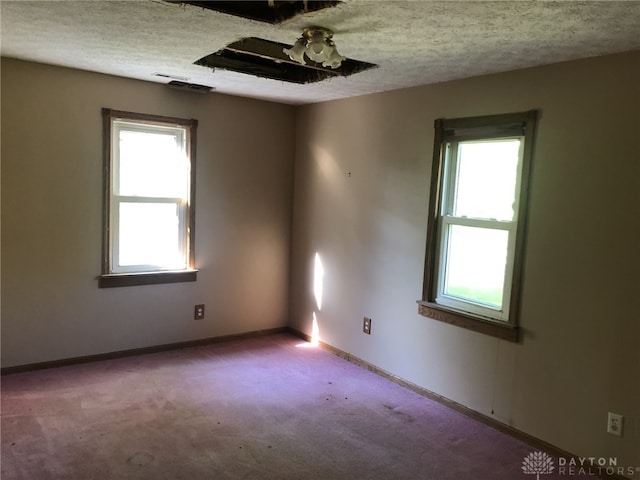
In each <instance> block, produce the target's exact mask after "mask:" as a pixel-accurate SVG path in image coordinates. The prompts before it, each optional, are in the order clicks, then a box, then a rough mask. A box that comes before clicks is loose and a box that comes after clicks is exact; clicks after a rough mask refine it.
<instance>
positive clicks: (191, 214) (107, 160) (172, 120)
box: [98, 108, 198, 288]
mask: <svg viewBox="0 0 640 480" xmlns="http://www.w3.org/2000/svg"><path fill="white" fill-rule="evenodd" d="M115 119H125V120H132V121H136V120H139V121H143V122H146V123H152V124H153V123H155V124H158V125H176V126H180V127H186V128H188V129H189V141H188V142H187V148H188V152H189V161H190V164H191V170H190V179H189V181H190V190H189V205H188V206H187V209H188V213H187V216H188V218H189V221H188V225H187V242H188V255H189V256H188V259H187V261H188V267H187V268H186V269H185V270H177V271H162V270H158V271H152V272H132V273H123V274H120V273H112V272H111V271H110V256H111V235H110V231H109V228H110V221H109V218H110V214H111V212H110V208H111V207H110V204H111V123H112V121H113V120H115ZM197 127H198V121H197V120H195V119H183V118H177V117H167V116H161V115H150V114H145V113H135V112H126V111H122V110H112V109H110V108H103V109H102V139H103V148H102V157H103V168H102V178H103V208H102V226H103V228H102V273H101V275H100V276H99V277H98V286H99V287H100V288H111V287H126V286H133V285H152V284H163V283H179V282H194V281H196V279H197V272H198V271H197V269H196V267H195V219H196V145H197V131H198V128H197Z"/></svg>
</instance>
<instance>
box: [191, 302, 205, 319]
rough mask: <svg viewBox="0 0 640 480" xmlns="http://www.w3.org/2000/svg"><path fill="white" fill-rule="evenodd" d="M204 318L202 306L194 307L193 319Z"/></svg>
mask: <svg viewBox="0 0 640 480" xmlns="http://www.w3.org/2000/svg"><path fill="white" fill-rule="evenodd" d="M203 318H204V304H200V305H196V306H195V307H194V309H193V319H194V320H202V319H203Z"/></svg>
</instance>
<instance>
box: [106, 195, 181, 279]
mask: <svg viewBox="0 0 640 480" xmlns="http://www.w3.org/2000/svg"><path fill="white" fill-rule="evenodd" d="M181 244H182V242H181V239H180V225H179V216H178V205H176V204H175V203H125V202H123V203H120V225H119V238H118V246H119V254H120V255H119V259H120V266H130V265H155V266H158V267H162V268H168V269H174V268H175V269H183V268H186V263H187V262H186V256H185V252H184V251H183V249H182V246H181Z"/></svg>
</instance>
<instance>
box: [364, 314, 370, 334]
mask: <svg viewBox="0 0 640 480" xmlns="http://www.w3.org/2000/svg"><path fill="white" fill-rule="evenodd" d="M362 333H366V334H367V335H371V319H370V318H367V317H364V318H363V319H362Z"/></svg>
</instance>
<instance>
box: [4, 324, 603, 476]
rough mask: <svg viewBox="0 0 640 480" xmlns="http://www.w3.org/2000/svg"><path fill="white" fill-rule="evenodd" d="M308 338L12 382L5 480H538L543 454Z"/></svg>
mask: <svg viewBox="0 0 640 480" xmlns="http://www.w3.org/2000/svg"><path fill="white" fill-rule="evenodd" d="M303 343H304V342H302V341H301V340H299V339H297V338H295V337H292V336H289V335H286V334H279V335H273V336H267V337H260V338H250V339H245V340H240V341H234V342H229V343H221V344H214V345H210V346H205V347H194V348H188V349H182V350H174V351H168V352H163V353H156V354H148V355H141V356H137V357H129V358H122V359H116V360H107V361H100V362H94V363H88V364H83V365H76V366H69V367H60V368H55V369H49V370H42V371H36V372H29V373H20V374H14V375H8V376H5V377H4V378H3V380H2V479H3V480H18V479H19V480H48V479H72V480H92V479H100V480H102V479H104V480H111V479H113V480H116V479H118V480H120V479H153V480H160V479H171V480H174V479H185V480H200V479H202V480H205V479H206V480H219V479H291V480H294V479H295V480H305V479H323V480H326V479H349V480H351V479H376V480H380V479H393V480H400V479H408V480H417V479H437V480H447V479H456V480H464V479H469V480H483V479H492V480H514V479H516V480H517V479H522V480H527V479H529V480H533V479H535V478H536V475H532V474H525V473H523V472H522V469H521V467H522V461H523V459H524V457H525V456H526V455H527V454H529V453H530V452H531V451H532V450H533V449H532V448H531V447H529V446H527V445H525V444H524V443H522V442H520V441H518V440H516V439H514V438H511V437H509V436H507V435H504V434H502V433H500V432H498V431H497V430H495V429H492V428H490V427H487V426H486V425H483V424H480V423H478V422H476V421H474V420H472V419H469V418H467V417H465V416H463V415H462V414H460V413H458V412H455V411H452V410H450V409H448V408H446V407H444V406H442V405H440V404H438V403H435V402H433V401H431V400H429V399H427V398H424V397H422V396H420V395H418V394H417V393H415V392H412V391H410V390H407V389H405V388H403V387H401V386H398V385H396V384H394V383H393V382H390V381H388V380H386V379H384V378H381V377H379V376H377V375H375V374H373V373H371V372H369V371H367V370H365V369H362V368H360V367H358V366H356V365H354V364H351V363H349V362H347V361H346V360H343V359H341V358H339V357H337V356H335V355H332V354H331V353H329V352H327V351H324V350H321V349H319V348H313V347H304V346H300V345H301V344H303ZM554 473H555V472H554ZM540 478H544V480H555V479H562V478H566V477H561V476H556V475H555V474H551V475H542V476H541V477H540ZM591 478H594V477H591Z"/></svg>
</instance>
